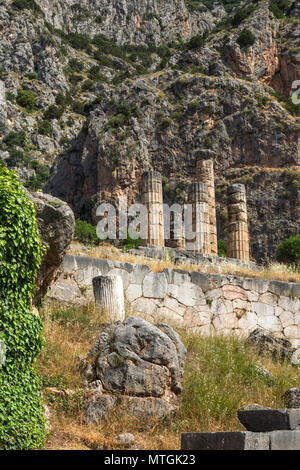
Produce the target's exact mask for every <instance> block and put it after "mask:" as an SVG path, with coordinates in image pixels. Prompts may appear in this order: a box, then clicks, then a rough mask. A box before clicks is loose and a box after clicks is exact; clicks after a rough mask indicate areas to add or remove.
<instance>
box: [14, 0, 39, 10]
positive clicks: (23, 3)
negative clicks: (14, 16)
mask: <svg viewBox="0 0 300 470" xmlns="http://www.w3.org/2000/svg"><path fill="white" fill-rule="evenodd" d="M12 6H13V7H16V8H18V10H25V9H27V10H32V11H34V12H41V11H42V10H41V8H40V6H39V5H37V4H36V2H35V1H34V0H14V1H13V2H12Z"/></svg>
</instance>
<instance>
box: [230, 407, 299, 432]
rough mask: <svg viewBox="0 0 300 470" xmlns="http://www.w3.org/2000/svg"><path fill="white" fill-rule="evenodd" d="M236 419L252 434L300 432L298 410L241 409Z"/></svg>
mask: <svg viewBox="0 0 300 470" xmlns="http://www.w3.org/2000/svg"><path fill="white" fill-rule="evenodd" d="M238 418H239V420H240V422H241V423H242V425H243V426H245V428H246V429H247V431H252V432H269V431H285V430H286V431H295V430H300V409H287V410H273V409H270V408H265V409H256V410H253V409H252V410H245V409H243V410H239V411H238Z"/></svg>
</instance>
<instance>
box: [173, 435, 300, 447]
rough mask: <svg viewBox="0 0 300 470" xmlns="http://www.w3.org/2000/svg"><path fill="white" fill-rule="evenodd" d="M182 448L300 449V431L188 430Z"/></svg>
mask: <svg viewBox="0 0 300 470" xmlns="http://www.w3.org/2000/svg"><path fill="white" fill-rule="evenodd" d="M181 450H300V431H273V432H268V433H261V432H258V433H257V432H250V431H240V432H238V431H236V432H199V433H196V432H195V433H193V432H187V433H183V434H181Z"/></svg>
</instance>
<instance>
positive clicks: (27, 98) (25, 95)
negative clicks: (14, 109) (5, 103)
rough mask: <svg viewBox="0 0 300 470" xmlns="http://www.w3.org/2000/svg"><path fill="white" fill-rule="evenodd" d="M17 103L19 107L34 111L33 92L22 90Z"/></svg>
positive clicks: (19, 92)
mask: <svg viewBox="0 0 300 470" xmlns="http://www.w3.org/2000/svg"><path fill="white" fill-rule="evenodd" d="M16 101H17V103H18V105H19V106H22V108H25V109H27V111H33V109H34V108H35V96H34V94H33V93H31V91H28V90H22V89H20V90H19V91H18V94H17V98H16Z"/></svg>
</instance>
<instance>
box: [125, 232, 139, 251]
mask: <svg viewBox="0 0 300 470" xmlns="http://www.w3.org/2000/svg"><path fill="white" fill-rule="evenodd" d="M140 244H141V239H140V238H138V239H134V238H131V236H130V233H129V232H128V231H127V238H126V240H121V247H122V248H123V251H127V250H132V249H135V248H138V247H139V246H140Z"/></svg>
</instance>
